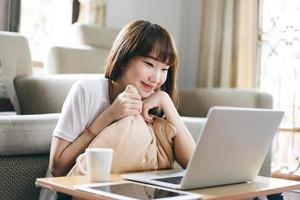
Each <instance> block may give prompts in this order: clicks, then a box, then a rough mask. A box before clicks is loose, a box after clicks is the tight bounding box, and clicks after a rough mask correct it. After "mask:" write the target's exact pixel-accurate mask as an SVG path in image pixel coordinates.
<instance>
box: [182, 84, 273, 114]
mask: <svg viewBox="0 0 300 200" xmlns="http://www.w3.org/2000/svg"><path fill="white" fill-rule="evenodd" d="M179 100H180V108H179V112H180V114H181V115H183V116H192V117H206V115H207V112H208V110H209V108H210V107H212V106H235V107H249V108H272V107H273V98H272V96H271V95H270V94H268V93H265V92H261V91H257V90H241V89H223V88H194V89H188V90H181V91H180V92H179Z"/></svg>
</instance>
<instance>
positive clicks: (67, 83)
mask: <svg viewBox="0 0 300 200" xmlns="http://www.w3.org/2000/svg"><path fill="white" fill-rule="evenodd" d="M98 76H103V75H100V74H61V75H45V76H39V77H34V76H29V77H20V78H18V79H16V80H15V88H16V91H17V94H18V99H19V104H20V110H21V114H22V115H23V114H43V113H60V112H61V108H62V105H63V103H64V101H65V98H66V97H67V95H68V93H69V90H70V89H71V87H72V85H73V84H74V83H75V82H76V81H77V80H80V79H82V78H85V79H87V78H95V77H98Z"/></svg>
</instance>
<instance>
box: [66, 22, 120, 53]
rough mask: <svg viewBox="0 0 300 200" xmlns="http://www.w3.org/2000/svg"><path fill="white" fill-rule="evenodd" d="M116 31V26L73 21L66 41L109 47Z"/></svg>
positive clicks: (116, 33)
mask: <svg viewBox="0 0 300 200" xmlns="http://www.w3.org/2000/svg"><path fill="white" fill-rule="evenodd" d="M118 33H119V30H118V29H116V28H109V27H101V26H96V25H91V24H80V23H75V24H73V25H72V27H71V30H70V35H69V38H68V39H69V41H68V42H69V43H70V44H84V45H90V46H94V47H98V48H106V49H110V48H111V47H112V44H113V42H114V40H115V38H116V37H117V35H118Z"/></svg>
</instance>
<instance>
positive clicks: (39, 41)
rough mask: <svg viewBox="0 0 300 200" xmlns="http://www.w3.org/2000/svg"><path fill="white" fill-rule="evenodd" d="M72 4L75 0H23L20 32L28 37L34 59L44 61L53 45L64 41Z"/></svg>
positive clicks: (70, 20) (69, 21) (70, 17)
mask: <svg viewBox="0 0 300 200" xmlns="http://www.w3.org/2000/svg"><path fill="white" fill-rule="evenodd" d="M72 5H73V0H23V1H21V20H20V21H21V23H20V32H21V34H23V35H24V36H26V37H27V38H28V41H29V45H30V49H31V55H32V60H33V61H35V62H40V63H42V62H43V61H44V60H45V56H46V55H47V51H48V49H49V47H50V46H51V45H54V44H63V43H64V41H65V39H66V34H67V30H68V28H69V26H70V25H71V23H72Z"/></svg>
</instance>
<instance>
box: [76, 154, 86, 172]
mask: <svg viewBox="0 0 300 200" xmlns="http://www.w3.org/2000/svg"><path fill="white" fill-rule="evenodd" d="M83 156H85V154H84V153H83V154H80V155H79V156H78V157H77V159H76V165H77V167H78V169H79V171H80V172H81V173H83V174H84V175H87V174H88V173H87V171H86V170H85V169H84V168H83V166H82V165H81V161H82V158H83Z"/></svg>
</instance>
